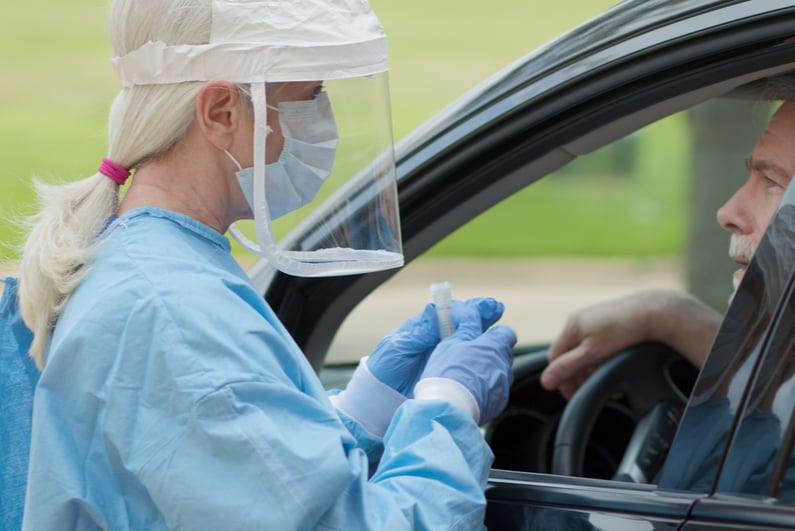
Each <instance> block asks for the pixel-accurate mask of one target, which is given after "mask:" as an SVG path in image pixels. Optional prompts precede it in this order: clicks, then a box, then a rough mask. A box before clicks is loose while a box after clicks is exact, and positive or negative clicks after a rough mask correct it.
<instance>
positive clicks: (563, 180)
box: [326, 99, 767, 364]
mask: <svg viewBox="0 0 795 531" xmlns="http://www.w3.org/2000/svg"><path fill="white" fill-rule="evenodd" d="M766 113H767V111H766V110H765V109H764V106H761V107H760V105H759V104H756V103H751V102H748V101H743V100H718V99H715V100H710V101H708V102H706V103H703V104H701V105H698V106H696V107H694V108H692V109H689V110H687V111H684V112H679V113H676V114H673V115H670V116H668V117H665V118H663V119H661V120H658V121H656V122H654V123H651V124H649V125H647V126H645V127H642V128H640V129H639V130H637V131H635V132H633V133H631V134H629V135H627V136H624V137H622V138H620V139H618V140H616V141H614V142H610V143H608V144H606V145H605V146H603V147H601V148H599V149H596V150H594V151H592V152H590V153H587V154H584V155H581V156H579V157H577V158H576V159H574V160H573V161H572V162H571V163H569V164H568V165H566V166H564V167H562V168H560V169H559V170H557V171H555V172H553V173H551V174H549V175H548V176H546V177H544V178H543V179H541V180H539V181H537V182H536V183H534V184H532V185H530V186H528V187H527V188H525V189H523V190H520V191H519V192H517V193H515V194H514V195H513V196H512V197H510V198H508V199H506V200H505V201H503V202H502V203H499V204H497V205H495V206H494V207H492V208H491V209H489V210H487V211H486V212H484V213H483V214H481V215H479V216H477V217H474V216H473V219H472V220H471V221H470V222H469V223H467V224H466V225H464V226H462V227H461V228H460V229H458V230H457V231H455V232H453V233H452V234H450V235H449V236H448V237H447V238H445V239H443V240H441V241H439V242H438V243H437V244H436V245H435V246H434V247H432V248H431V249H429V250H428V251H427V252H426V253H425V254H424V255H423V256H422V257H420V258H419V259H417V260H415V261H414V262H412V263H410V264H408V265H407V266H405V267H404V268H402V270H400V271H399V272H397V274H396V275H395V276H394V277H393V278H392V279H390V280H389V281H387V282H386V283H384V284H383V285H382V286H381V287H379V288H378V289H377V290H376V291H374V292H373V293H372V294H371V295H370V296H369V297H367V298H366V299H365V300H364V301H362V302H361V303H360V304H359V305H358V307H356V308H355V309H354V310H353V311H352V312H351V313H350V314H349V316H348V317H347V319H346V320H345V322H344V323H343V325H342V327H341V328H340V330H339V331H338V333H337V334H336V336H335V338H334V341H333V342H332V345H331V347H330V350H329V355H328V356H327V358H326V363H327V364H335V363H341V362H350V361H356V360H358V359H359V358H360V357H361V356H363V355H366V354H367V353H368V352H369V349H371V348H372V347H373V346H374V345H375V344H376V343H377V342H378V340H379V339H380V338H381V337H382V336H383V335H384V333H386V332H387V331H388V330H390V329H392V328H394V327H395V326H397V325H398V324H400V323H401V322H402V321H404V320H405V319H407V318H409V317H411V316H412V315H414V314H416V313H418V312H419V311H421V310H422V308H423V306H424V305H425V304H426V303H427V302H430V300H431V297H430V291H429V286H430V284H431V283H434V282H438V281H442V280H448V281H450V282H451V284H452V292H453V297H454V298H458V299H465V298H468V297H475V296H492V297H495V298H497V299H500V300H503V301H504V302H505V304H506V312H505V316H504V318H503V322H505V323H506V324H509V325H512V326H514V327H515V328H517V331H518V333H519V341H520V343H522V344H536V343H547V342H549V341H551V340H553V339H554V338H555V336H556V334H557V333H558V332H559V330H560V329H561V327H562V325H563V322H564V321H565V319H566V317H567V316H568V315H569V314H570V313H571V312H572V311H575V310H577V309H579V308H582V307H584V306H587V305H591V304H594V303H597V302H601V301H604V300H605V299H609V298H613V297H616V296H620V295H625V294H628V293H634V292H636V291H638V290H640V289H650V288H663V289H687V288H688V285H689V284H695V285H698V286H707V285H709V284H708V283H707V282H703V281H702V278H701V277H702V276H706V277H711V278H715V277H721V278H725V279H726V282H724V283H722V284H720V285H719V286H718V287H717V288H713V289H717V291H718V293H717V294H715V295H713V297H712V299H713V300H714V301H717V304H721V305H723V307H724V308H725V301H726V298H727V297H728V294H729V291H730V281H729V279H730V274H731V271H732V269H731V268H732V262H731V260H729V258H728V256H727V253H726V250H727V248H728V239H729V238H728V233H726V232H725V231H724V230H723V229H722V228H721V227H720V226H718V224H717V223H716V222H715V217H714V213H715V210H716V209H717V207H718V206H719V205H720V204H721V203H722V202H723V201H725V200H726V199H728V197H729V196H730V195H731V191H732V190H733V189H734V188H736V187H737V186H739V184H740V183H741V182H742V180H743V179H744V178H745V173H746V172H745V168H744V158H745V156H746V155H747V152H748V151H749V150H750V148H751V147H752V145H753V142H754V140H755V138H756V137H757V136H758V134H759V132H760V131H761V127H762V125H763V124H764V122H765V118H766ZM727 117H728V118H727ZM718 118H721V119H722V120H718ZM707 121H709V122H716V121H717V122H718V126H717V127H713V128H712V130H711V131H710V132H709V134H712V135H714V134H715V131H716V130H719V131H720V132H721V134H720V138H712V137H709V141H708V142H707V141H703V140H699V139H704V138H707V137H708V134H707V133H705V132H703V131H700V130H699V128H702V129H703V125H702V124H703V123H704V122H707ZM737 123H743V124H750V126H749V127H743V128H738V127H735V125H736V124H737ZM727 131H728V132H727ZM699 142H700V143H699ZM738 146H739V147H738ZM696 151H698V153H699V156H698V157H694V153H695V152H696ZM707 168H713V170H712V171H707ZM694 175H698V176H699V177H698V178H699V179H700V180H701V181H703V180H706V179H709V180H710V182H711V183H716V182H717V183H718V184H719V186H720V187H721V189H720V190H719V192H718V193H714V194H711V195H710V196H709V197H707V198H703V199H702V198H699V199H698V201H699V202H700V203H699V205H697V206H695V207H693V206H690V205H689V204H688V201H689V199H690V197H691V196H692V195H693V194H699V193H701V192H700V190H701V189H700V188H698V187H695V186H693V184H692V180H693V176H694ZM693 208H700V209H701V210H702V211H706V212H707V213H706V215H703V216H701V218H700V219H701V225H697V224H694V223H693V222H692V221H691V220H692V219H693V218H694V217H695V216H694V215H693V213H692V212H691V209H693ZM689 240H697V243H695V244H689V243H688V241H689ZM689 245H697V246H698V247H700V248H702V251H703V252H704V253H706V252H707V251H704V249H709V251H708V252H709V253H710V254H712V255H713V256H715V257H716V258H715V259H714V260H712V261H710V262H709V263H708V264H706V265H708V266H710V267H711V268H712V270H711V271H708V272H706V271H702V270H699V269H698V267H697V266H699V265H701V261H699V260H697V261H696V263H695V265H694V267H691V266H690V265H689V264H688V263H687V260H688V255H687V252H686V251H687V249H688V246H689ZM716 264H717V265H718V270H717V271H716V270H715V265H716ZM703 267H706V266H703ZM691 276H692V278H691ZM713 284H714V283H713ZM724 308H719V309H721V310H722V309H724Z"/></svg>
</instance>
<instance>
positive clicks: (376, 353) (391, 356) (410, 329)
mask: <svg viewBox="0 0 795 531" xmlns="http://www.w3.org/2000/svg"><path fill="white" fill-rule="evenodd" d="M504 310H505V306H504V305H503V304H502V303H501V302H499V301H496V300H494V299H492V298H490V297H483V298H475V299H469V300H467V301H466V302H462V301H457V300H456V301H453V303H452V308H451V312H450V313H451V317H452V320H453V324H454V325H456V327H458V328H461V327H464V328H467V329H470V328H471V329H477V330H478V331H480V330H486V329H487V328H488V327H490V326H491V325H493V324H494V323H495V322H497V321H498V320H499V318H500V317H502V312H503V311H504ZM478 333H480V332H478ZM439 339H440V338H439V321H438V320H437V318H436V308H435V306H434V305H433V304H428V305H427V306H426V307H425V310H424V311H423V312H422V313H421V314H419V315H417V316H415V317H412V318H411V319H409V320H408V321H406V322H405V323H403V324H402V325H400V326H399V327H398V328H396V329H394V330H393V331H391V332H390V333H388V334H387V335H386V336H384V338H383V339H382V340H381V341H380V342H379V343H378V345H376V347H375V349H374V350H373V352H372V354H370V356H369V357H368V358H367V368H368V369H370V372H371V373H372V374H373V376H375V377H376V378H378V380H380V381H381V382H383V383H385V384H386V385H388V386H390V387H391V388H392V389H394V390H396V391H397V392H399V393H401V394H402V395H403V396H410V394H411V391H412V389H413V388H414V384H415V383H417V380H418V379H419V376H420V374H421V373H422V370H423V368H424V367H425V362H426V361H427V359H428V356H429V355H430V353H431V352H432V351H433V349H434V347H436V345H437V344H438V343H439Z"/></svg>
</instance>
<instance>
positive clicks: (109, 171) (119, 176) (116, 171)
mask: <svg viewBox="0 0 795 531" xmlns="http://www.w3.org/2000/svg"><path fill="white" fill-rule="evenodd" d="M99 173H101V174H102V175H104V176H106V177H109V178H110V179H111V180H112V181H113V182H115V183H116V184H118V185H119V186H122V185H123V184H124V183H125V182H126V181H127V177H129V176H130V172H129V171H127V168H125V167H124V166H122V165H120V164H116V163H115V162H113V161H112V160H110V159H102V164H100V165H99Z"/></svg>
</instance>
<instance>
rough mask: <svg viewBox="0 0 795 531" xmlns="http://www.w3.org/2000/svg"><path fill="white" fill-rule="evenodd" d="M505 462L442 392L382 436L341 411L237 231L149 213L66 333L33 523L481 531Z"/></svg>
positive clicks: (36, 481) (138, 219)
mask: <svg viewBox="0 0 795 531" xmlns="http://www.w3.org/2000/svg"><path fill="white" fill-rule="evenodd" d="M491 460H492V454H491V452H490V450H489V449H488V447H487V446H486V445H485V443H484V441H483V438H482V435H481V433H480V431H479V429H478V428H477V426H476V425H475V423H474V422H473V421H472V419H471V418H469V416H468V415H467V414H466V413H464V412H463V411H462V410H459V409H457V408H456V407H454V406H452V405H450V404H447V403H445V402H441V401H416V400H407V401H406V402H405V403H404V404H403V405H401V406H400V408H399V409H398V410H397V412H396V413H395V416H394V418H393V420H392V422H391V424H390V426H389V428H388V430H387V432H386V434H385V435H384V438H383V441H382V440H381V439H378V438H375V437H373V436H370V435H369V434H368V433H367V432H366V431H365V430H363V429H362V428H361V427H360V426H358V425H357V424H356V423H355V422H353V421H352V420H351V419H348V418H344V416H341V414H339V413H338V412H337V411H336V410H335V409H334V408H333V406H332V405H331V403H330V402H329V399H328V397H327V394H326V391H325V390H324V389H323V388H322V385H321V384H320V382H319V380H318V379H317V377H316V375H315V374H314V372H313V371H312V369H311V367H310V365H309V364H308V362H307V360H306V359H305V358H304V356H303V355H302V353H301V352H300V350H299V349H298V347H297V345H296V344H295V343H294V341H293V340H292V338H291V337H290V336H289V334H288V333H287V331H286V330H285V329H284V328H283V326H282V325H281V324H280V323H279V321H278V319H277V318H276V316H275V315H274V313H273V312H272V310H271V309H270V308H269V307H268V306H267V304H266V303H265V301H264V300H263V298H262V297H261V296H260V295H259V294H258V293H257V291H256V290H255V289H254V287H253V286H252V285H251V284H250V282H249V280H248V279H247V277H246V275H245V273H244V272H243V271H242V270H241V269H240V268H239V266H238V265H237V263H236V262H235V261H234V260H233V258H232V257H231V255H230V253H229V242H228V240H227V239H226V238H225V237H224V236H222V235H220V234H218V233H217V232H215V231H213V230H212V229H210V228H208V227H207V226H205V225H202V224H200V223H198V222H196V221H195V220H193V219H191V218H188V217H185V216H182V215H178V214H175V213H172V212H167V211H163V210H157V209H148V208H147V209H137V210H134V211H132V212H130V213H128V214H126V215H124V216H122V217H121V218H119V219H117V220H116V221H114V222H113V224H112V225H111V226H110V227H109V228H108V229H107V230H106V232H105V234H104V235H103V240H102V243H101V245H100V247H99V248H98V251H97V252H96V254H95V257H94V260H93V263H92V265H91V269H90V272H89V273H88V274H87V276H86V277H85V279H84V280H83V282H82V283H81V284H80V286H79V287H78V288H77V290H76V291H75V292H74V294H73V295H72V297H71V298H70V299H69V301H68V303H67V304H66V306H65V308H64V310H63V312H62V314H61V316H60V318H59V320H58V323H57V326H56V328H55V331H54V333H53V336H52V339H51V342H50V345H49V348H48V361H47V365H46V367H45V369H44V371H43V372H42V375H41V379H40V381H39V386H38V388H37V390H36V396H35V401H34V407H33V436H32V442H31V455H30V473H29V479H28V493H27V498H26V504H25V519H24V528H25V529H30V530H37V531H38V530H44V529H98V528H99V529H113V530H123V529H146V530H156V529H166V528H168V529H188V530H202V529H212V530H218V529H236V530H237V529H279V530H287V529H300V530H307V529H318V528H320V529H345V530H356V529H378V530H381V529H390V530H393V529H431V528H439V529H449V528H456V529H472V528H482V526H483V517H484V512H485V499H484V495H483V489H484V487H485V482H486V478H487V474H488V469H489V466H490V464H491ZM370 463H373V465H372V466H373V467H374V468H373V469H371V468H370ZM375 467H377V468H375Z"/></svg>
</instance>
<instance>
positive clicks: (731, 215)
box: [541, 99, 795, 398]
mask: <svg viewBox="0 0 795 531" xmlns="http://www.w3.org/2000/svg"><path fill="white" fill-rule="evenodd" d="M793 146H795V99H790V100H786V101H785V102H784V103H783V104H782V105H781V106H780V107H779V108H778V110H777V111H776V113H775V114H774V115H773V117H772V118H771V119H770V122H768V124H767V127H766V129H765V131H764V133H763V134H762V138H761V139H760V140H759V142H758V143H757V144H756V146H755V147H754V149H753V151H752V152H751V154H750V156H749V157H748V159H747V162H746V164H747V167H748V170H749V172H750V175H749V177H748V181H747V182H746V183H745V184H744V185H743V186H742V187H741V188H740V189H739V190H737V192H735V194H734V195H733V196H732V197H731V198H730V199H729V200H728V201H727V202H726V204H724V205H723V206H722V207H721V208H720V209H719V210H718V222H719V223H720V224H721V225H722V226H723V227H724V228H725V229H726V230H728V231H730V232H731V234H732V235H731V244H730V249H729V254H730V255H731V257H732V259H733V260H734V261H735V262H737V264H738V265H739V266H740V268H739V269H738V270H737V271H736V272H735V273H734V277H733V279H732V280H733V285H734V289H735V290H736V289H737V286H738V285H739V283H740V280H742V277H743V275H744V273H745V268H746V267H747V265H748V263H749V262H750V260H751V257H752V255H753V253H754V251H755V250H756V247H757V246H758V245H759V242H760V240H761V239H762V236H763V234H764V232H765V229H766V228H767V225H768V223H769V222H770V220H771V218H772V217H773V214H774V213H775V211H776V208H777V207H778V204H779V202H780V200H781V197H782V195H783V194H784V191H785V190H786V188H787V186H788V185H789V182H790V180H791V179H792V175H793V174H795V150H793ZM720 322H721V316H720V315H719V314H718V313H717V312H715V311H714V310H712V309H710V308H708V307H707V306H706V305H705V304H703V303H701V302H700V301H698V300H697V299H695V298H694V297H692V296H690V295H688V294H684V293H677V292H671V291H662V290H654V291H644V292H640V293H637V294H634V295H630V296H627V297H623V298H619V299H616V300H612V301H607V302H604V303H600V304H597V305H594V306H591V307H588V308H585V309H582V310H580V311H578V312H575V313H574V314H572V315H571V316H570V317H569V319H568V320H567V322H566V324H565V325H564V328H563V331H562V332H561V334H560V335H559V337H558V338H557V340H556V341H555V342H554V343H553V345H552V347H551V348H550V350H549V360H550V362H549V366H548V367H547V368H546V370H545V371H544V372H543V374H542V375H541V384H542V385H543V386H544V387H545V388H546V389H548V390H553V389H558V390H559V391H560V392H561V393H562V394H563V395H564V396H566V397H567V398H568V397H571V395H572V394H573V393H574V391H576V389H577V388H578V387H579V386H580V385H581V384H582V382H583V381H584V380H585V379H586V378H587V377H588V376H589V375H590V374H591V373H592V372H593V371H594V370H595V368H596V367H598V366H599V365H600V364H601V363H602V362H603V361H605V360H606V359H608V358H609V357H611V356H613V355H615V354H617V353H618V352H621V351H622V350H623V349H625V348H626V347H629V346H631V345H634V344H637V343H641V342H644V341H659V342H662V343H666V344H667V345H669V346H670V347H672V348H673V349H674V350H676V351H678V352H680V353H681V354H682V355H683V356H684V357H685V358H687V359H688V360H690V362H692V363H693V364H694V365H696V366H697V367H699V368H700V367H701V366H702V365H703V363H704V359H705V358H706V355H707V353H708V352H709V348H710V346H711V344H712V340H713V339H714V337H715V334H716V333H717V330H718V327H719V326H720Z"/></svg>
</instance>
